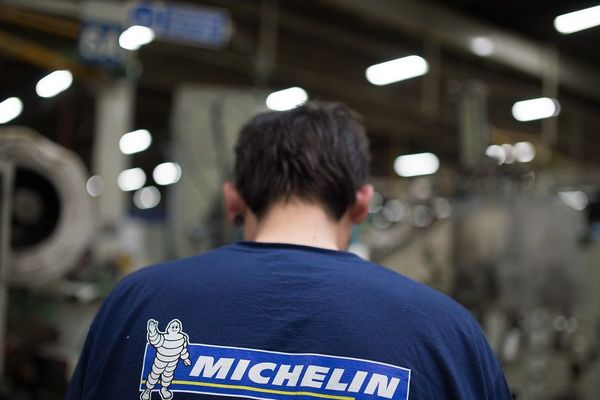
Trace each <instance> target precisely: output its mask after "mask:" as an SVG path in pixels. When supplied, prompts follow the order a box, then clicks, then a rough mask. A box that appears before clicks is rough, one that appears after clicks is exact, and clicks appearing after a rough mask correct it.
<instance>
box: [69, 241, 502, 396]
mask: <svg viewBox="0 0 600 400" xmlns="http://www.w3.org/2000/svg"><path fill="white" fill-rule="evenodd" d="M215 396H219V397H220V398H221V399H223V397H222V396H228V397H244V398H256V399H275V400H291V399H300V398H302V399H312V400H315V399H331V400H352V399H369V400H386V399H394V400H396V399H402V400H405V399H408V398H410V399H411V400H425V399H427V400H430V399H435V400H442V399H453V400H456V399H462V400H467V399H474V400H484V399H502V400H508V399H511V398H512V397H511V395H510V393H509V390H508V388H507V385H506V381H505V379H504V376H503V374H502V371H501V369H500V367H499V365H498V362H497V361H496V358H495V357H494V355H493V353H492V351H491V350H490V348H489V346H488V344H487V342H486V340H485V338H484V336H483V334H482V331H481V329H480V327H479V325H478V323H477V322H476V321H475V320H474V319H473V318H472V316H471V315H470V314H469V313H468V312H467V311H466V310H465V309H463V308H462V307H461V306H460V305H458V304H457V303H455V302H454V301H453V300H451V299H450V298H448V297H446V296H444V295H443V294H440V293H438V292H436V291H434V290H432V289H430V288H428V287H426V286H424V285H422V284H420V283H417V282H415V281H412V280H410V279H408V278H406V277H404V276H402V275H400V274H397V273H395V272H393V271H390V270H388V269H386V268H383V267H381V266H379V265H376V264H373V263H371V262H368V261H365V260H362V259H361V258H359V257H357V256H355V255H353V254H351V253H347V252H341V251H334V250H325V249H318V248H313V247H307V246H299V245H289V244H271V243H255V242H238V243H236V244H233V245H229V246H226V247H222V248H220V249H216V250H213V251H210V252H208V253H205V254H203V255H199V256H195V257H191V258H186V259H182V260H177V261H172V262H167V263H164V264H160V265H156V266H153V267H148V268H144V269H142V270H140V271H138V272H135V273H133V274H131V275H129V276H128V277H126V278H125V279H123V281H122V282H121V283H119V285H118V286H117V287H116V288H115V289H114V290H113V292H112V293H111V294H110V296H109V297H108V298H107V299H106V301H105V302H104V304H103V306H102V307H101V309H100V311H99V312H98V315H97V316H96V318H95V320H94V322H93V323H92V326H91V328H90V332H89V335H88V338H87V340H86V343H85V346H84V349H83V352H82V355H81V358H80V360H79V363H78V366H77V369H76V371H75V374H74V376H73V379H72V382H71V385H70V387H69V392H68V394H67V399H69V400H76V399H77V400H91V399H103V400H106V399H111V400H112V399H119V400H125V399H130V400H133V399H155V400H158V399H163V400H167V399H174V400H201V399H209V398H212V399H218V397H215Z"/></svg>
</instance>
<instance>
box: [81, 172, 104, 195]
mask: <svg viewBox="0 0 600 400" xmlns="http://www.w3.org/2000/svg"><path fill="white" fill-rule="evenodd" d="M85 189H86V190H87V192H88V194H89V195H90V196H92V197H98V196H100V195H101V194H102V192H103V191H104V179H102V177H101V176H100V175H94V176H92V177H90V179H88V180H87V182H86V184H85Z"/></svg>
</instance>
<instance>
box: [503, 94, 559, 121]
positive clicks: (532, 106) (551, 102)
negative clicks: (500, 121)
mask: <svg viewBox="0 0 600 400" xmlns="http://www.w3.org/2000/svg"><path fill="white" fill-rule="evenodd" d="M558 114H560V103H559V102H558V100H556V99H551V98H549V97H540V98H538V99H531V100H523V101H517V102H516V103H515V104H514V105H513V107H512V115H513V117H515V119H516V120H517V121H521V122H525V121H534V120H537V119H544V118H550V117H556V116H557V115H558Z"/></svg>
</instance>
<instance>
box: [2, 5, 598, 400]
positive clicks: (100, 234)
mask: <svg viewBox="0 0 600 400" xmlns="http://www.w3.org/2000/svg"><path fill="white" fill-rule="evenodd" d="M594 6H596V7H594ZM598 24H600V6H597V1H596V2H594V1H583V0H571V1H568V2H566V1H558V0H547V1H529V2H524V1H512V0H511V1H487V2H482V1H476V0H445V1H442V0H435V1H434V0H428V1H424V0H371V1H352V0H311V1H302V2H300V1H292V0H279V1H278V0H245V1H235V0H205V1H204V0H197V1H189V0H188V2H186V3H183V2H175V1H172V2H171V1H168V2H167V1H130V2H121V1H101V0H97V1H96V0H95V1H84V0H0V208H1V212H0V226H1V229H0V376H1V377H2V381H1V382H2V386H1V389H0V397H2V396H3V397H5V398H9V397H10V398H11V399H34V398H35V399H61V398H63V396H64V392H65V389H66V385H67V383H68V379H69V377H70V374H71V373H72V370H73V368H74V365H75V363H76V361H77V358H78V354H79V351H80V349H81V346H82V344H83V340H84V338H85V335H86V333H87V329H88V326H89V323H90V321H91V319H92V318H93V316H94V313H95V312H96V310H97V309H98V307H99V305H100V303H101V301H102V299H103V297H104V296H105V295H106V294H107V293H108V292H109V291H110V289H111V288H112V287H113V286H114V285H115V283H116V282H117V281H118V280H119V279H120V278H122V277H123V276H124V275H125V274H127V273H129V272H131V271H133V270H135V269H137V268H140V267H142V266H144V265H148V264H152V263H156V262H160V261H162V260H166V259H172V258H178V257H184V256H188V255H192V254H196V253H199V252H202V251H205V250H207V249H210V248H214V247H216V246H221V245H224V244H226V243H230V242H232V241H234V240H236V239H239V238H240V233H239V232H237V231H236V230H234V229H233V228H230V227H228V226H227V224H226V223H225V220H224V213H223V207H222V197H221V186H222V182H223V181H224V180H226V179H227V178H228V177H229V176H230V173H231V168H232V146H233V143H234V142H235V139H236V135H237V131H238V129H239V128H240V127H241V125H242V124H243V123H245V122H246V121H247V120H248V119H249V118H250V117H251V116H252V115H254V114H255V113H257V112H259V111H264V110H267V109H273V110H286V109H290V108H293V107H295V106H296V105H298V104H301V103H303V102H305V101H307V100H309V99H320V100H336V101H342V102H345V103H347V104H348V105H349V106H350V107H352V108H354V109H355V110H357V111H358V112H359V113H360V114H362V116H363V118H364V123H365V125H366V127H367V129H368V136H369V139H370V142H371V152H372V156H373V160H372V165H371V176H372V180H373V183H374V185H375V188H376V190H377V193H376V195H375V198H374V201H373V204H372V205H371V210H370V211H371V213H370V216H369V220H368V222H367V223H365V224H363V225H362V226H359V227H356V229H355V231H354V234H353V237H352V244H351V247H350V250H351V251H353V252H356V253H358V254H360V255H361V256H363V257H365V258H369V259H372V260H374V261H376V262H378V263H381V264H383V265H385V266H386V267H389V268H391V269H394V270H396V271H398V272H401V273H403V274H405V275H407V276H409V277H412V278H414V279H416V280H419V281H421V282H424V283H425V284H427V285H429V286H432V287H434V288H436V289H438V290H440V291H442V292H444V293H447V294H448V295H450V296H452V297H453V298H454V299H456V300H457V301H459V302H460V303H461V304H463V305H464V306H465V307H467V308H468V309H469V310H470V311H471V312H472V313H473V314H474V315H475V316H476V317H477V319H478V320H479V322H480V323H481V325H482V326H483V327H484V329H485V332H486V335H487V337H488V339H489V341H490V343H491V345H492V347H493V348H494V350H495V352H496V354H497V355H498V357H499V359H500V361H501V363H502V365H503V368H504V370H505V373H506V376H507V379H508V382H509V385H510V387H511V389H512V391H513V392H514V396H515V398H516V399H531V400H537V399H551V400H552V399H556V400H558V399H573V400H575V399H585V400H595V399H598V398H600V358H599V353H600V350H599V347H600V346H599V345H600V212H599V203H598V202H599V200H600V198H599V195H600V173H599V171H600V135H599V132H598V130H599V128H598V127H599V126H600V52H599V51H598V43H599V42H600V27H595V26H596V25H598ZM594 27H595V28H594Z"/></svg>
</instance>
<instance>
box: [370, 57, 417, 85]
mask: <svg viewBox="0 0 600 400" xmlns="http://www.w3.org/2000/svg"><path fill="white" fill-rule="evenodd" d="M428 71H429V64H428V63H427V61H426V60H425V59H424V58H423V57H419V56H408V57H402V58H398V59H396V60H391V61H386V62H383V63H381V64H375V65H371V66H370V67H369V68H367V70H366V71H365V75H366V77H367V80H368V81H369V82H371V83H372V84H373V85H378V86H381V85H388V84H390V83H394V82H399V81H403V80H406V79H410V78H415V77H417V76H421V75H425V74H426V73H427V72H428Z"/></svg>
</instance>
